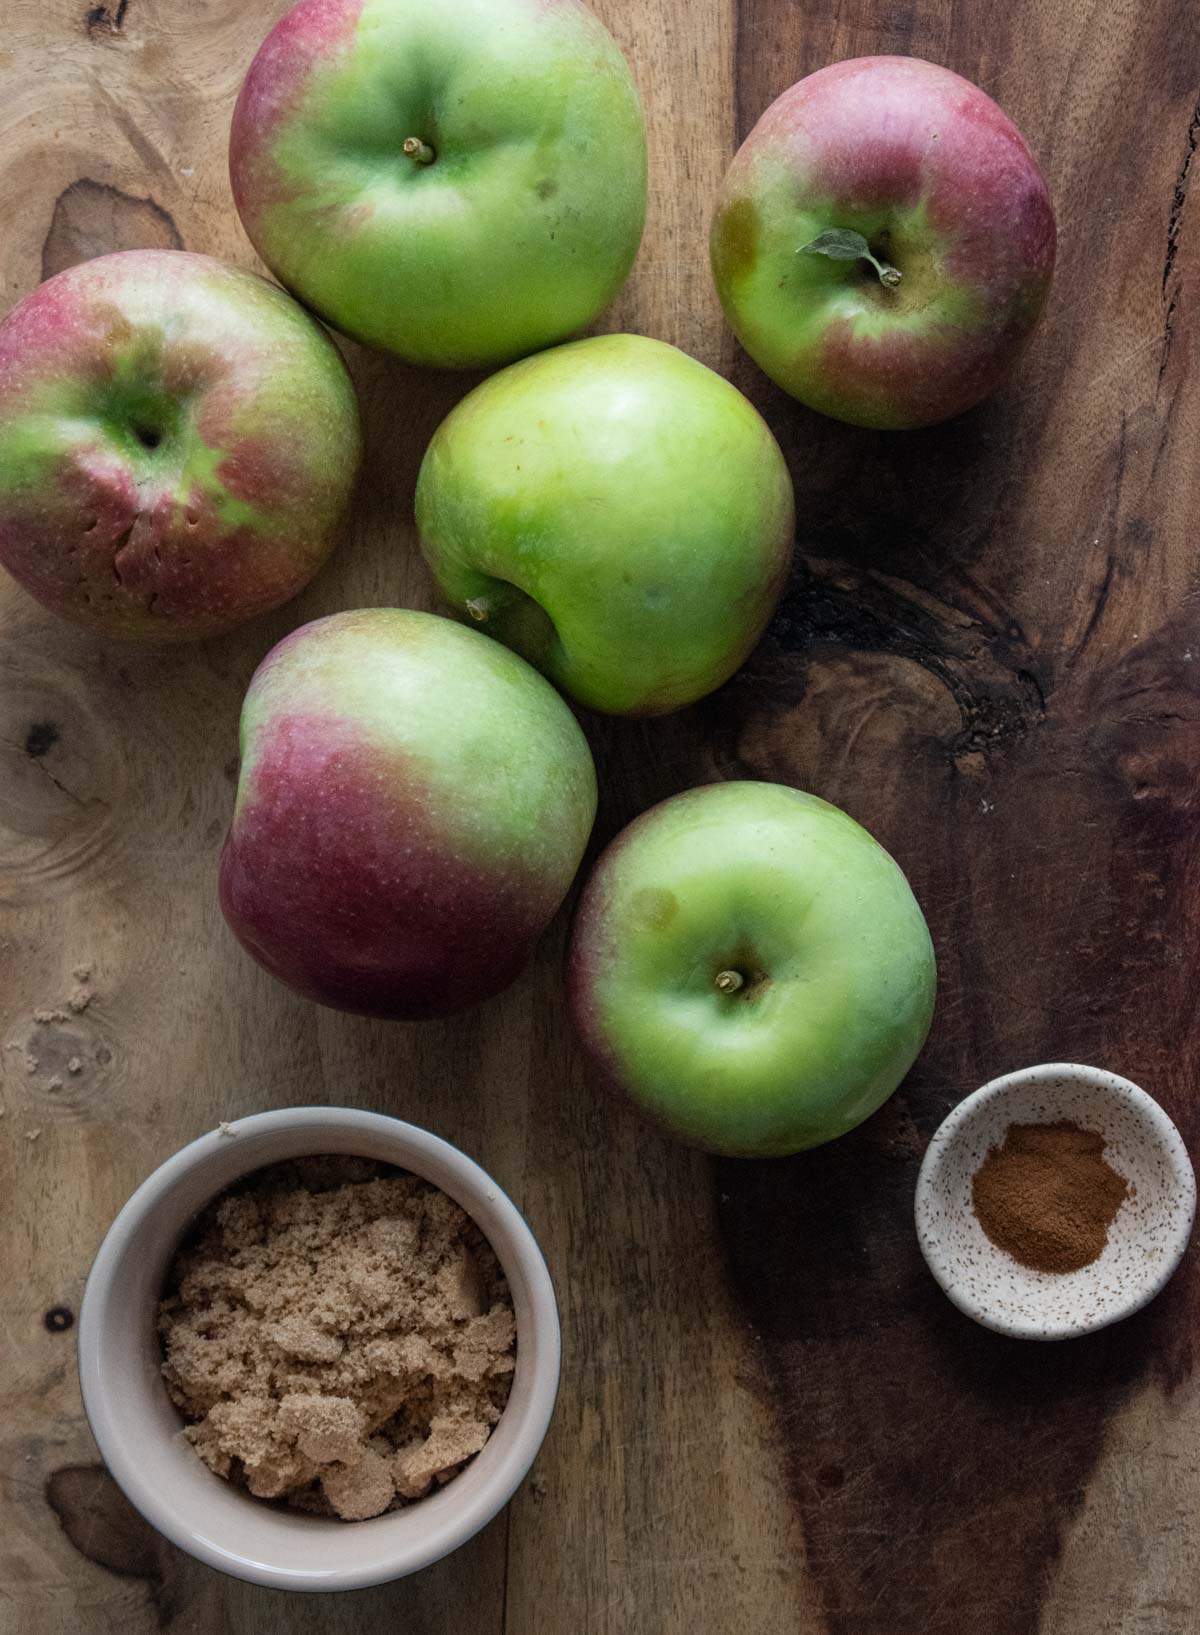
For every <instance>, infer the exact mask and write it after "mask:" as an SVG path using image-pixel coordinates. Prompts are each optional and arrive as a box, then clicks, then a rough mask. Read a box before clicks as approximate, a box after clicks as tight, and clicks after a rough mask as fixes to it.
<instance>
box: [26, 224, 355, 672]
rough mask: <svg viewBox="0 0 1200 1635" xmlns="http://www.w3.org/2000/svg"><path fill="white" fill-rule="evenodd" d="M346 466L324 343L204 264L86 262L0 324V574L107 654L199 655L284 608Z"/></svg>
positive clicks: (347, 474)
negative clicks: (131, 643) (131, 644)
mask: <svg viewBox="0 0 1200 1635" xmlns="http://www.w3.org/2000/svg"><path fill="white" fill-rule="evenodd" d="M359 455H360V434H359V422H358V406H357V402H356V400H355V395H354V388H353V386H352V385H351V383H350V378H349V376H348V375H347V373H346V370H345V366H344V365H343V363H342V361H341V358H340V356H339V355H338V352H337V349H336V347H335V346H334V345H333V342H332V341H331V340H330V339H329V336H328V335H327V334H326V333H325V331H324V330H323V329H322V328H321V327H320V326H319V325H318V324H316V323H314V322H313V320H312V319H311V318H310V317H309V316H308V314H307V313H306V312H304V311H303V310H302V309H301V308H300V307H299V306H297V305H296V303H295V302H294V301H293V300H292V299H291V297H290V296H287V295H285V294H284V293H283V291H282V290H279V289H276V288H275V287H274V285H272V284H268V283H267V282H266V281H265V280H264V279H261V278H259V277H257V276H256V275H255V274H253V273H248V272H242V271H240V270H238V269H237V268H234V267H228V266H226V265H224V263H222V262H220V261H214V260H212V259H211V258H210V257H208V256H202V255H189V254H187V253H186V252H184V251H178V250H130V251H126V252H124V253H122V254H118V255H107V256H101V257H99V258H98V259H97V260H95V261H88V262H84V263H83V264H82V265H80V266H76V267H71V268H69V269H68V270H67V271H66V272H62V273H59V274H58V275H57V276H56V277H54V278H51V279H49V280H48V281H47V282H46V283H44V284H42V285H41V286H40V287H39V288H38V289H36V290H34V291H33V293H32V294H31V295H28V296H26V298H25V299H24V300H23V301H22V302H21V303H20V304H19V305H18V306H17V307H16V308H14V310H13V311H12V312H10V313H9V315H8V317H7V318H5V319H4V321H3V323H0V562H2V563H3V564H4V566H5V567H6V568H7V569H8V570H9V572H10V573H11V574H12V575H13V576H14V578H16V579H18V580H19V581H20V582H21V584H22V585H24V586H25V588H26V590H28V591H30V592H31V593H32V594H33V595H34V596H36V597H37V599H38V601H40V602H42V603H44V605H45V606H46V607H48V608H51V609H52V610H53V611H54V612H56V613H60V614H62V615H63V616H64V617H65V618H68V619H73V620H74V621H75V622H76V623H78V624H82V625H87V626H90V627H91V628H92V629H94V630H98V631H101V632H103V633H104V634H106V635H113V636H125V637H134V638H143V639H149V640H172V639H178V638H185V637H198V636H210V635H214V634H216V633H217V632H219V631H223V630H228V629H230V628H231V627H232V626H234V625H237V624H240V623H241V622H242V621H243V620H244V619H248V618H250V617H251V616H252V615H254V614H256V613H263V612H265V611H266V610H267V609H268V608H273V607H276V606H278V604H279V603H281V602H286V601H287V600H288V598H289V597H292V596H294V595H295V594H296V592H297V591H299V590H300V589H301V588H302V587H303V586H304V585H306V584H307V583H308V581H309V580H310V579H311V578H312V576H313V575H314V574H315V573H316V571H317V569H318V568H319V567H320V566H321V564H322V563H323V562H324V560H325V558H326V557H327V556H328V554H329V552H330V551H331V550H332V548H333V545H334V543H335V541H336V538H337V530H338V524H339V521H340V519H341V517H342V513H343V511H344V510H345V507H346V504H347V501H348V500H349V498H350V493H351V490H352V488H353V486H354V479H355V475H356V473H357V470H358V463H359Z"/></svg>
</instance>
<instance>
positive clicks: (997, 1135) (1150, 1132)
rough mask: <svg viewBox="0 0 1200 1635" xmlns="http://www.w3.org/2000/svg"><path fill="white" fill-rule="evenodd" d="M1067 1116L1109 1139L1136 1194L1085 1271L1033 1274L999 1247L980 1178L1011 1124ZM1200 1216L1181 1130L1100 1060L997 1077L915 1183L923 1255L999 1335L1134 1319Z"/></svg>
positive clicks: (959, 1110)
mask: <svg viewBox="0 0 1200 1635" xmlns="http://www.w3.org/2000/svg"><path fill="white" fill-rule="evenodd" d="M1059 1120H1069V1121H1070V1122H1072V1123H1075V1124H1078V1125H1079V1126H1080V1127H1081V1128H1082V1129H1085V1130H1096V1131H1098V1132H1099V1133H1100V1134H1101V1135H1102V1136H1103V1137H1104V1140H1105V1149H1104V1157H1105V1160H1106V1162H1108V1163H1110V1164H1111V1165H1112V1167H1113V1169H1115V1170H1116V1171H1117V1172H1118V1174H1120V1175H1122V1176H1124V1178H1125V1179H1126V1180H1127V1181H1128V1182H1130V1183H1131V1185H1132V1186H1133V1188H1134V1189H1135V1191H1134V1195H1133V1196H1132V1197H1130V1198H1127V1199H1126V1200H1125V1202H1124V1203H1123V1204H1122V1205H1121V1208H1120V1210H1119V1211H1118V1212H1117V1217H1116V1219H1115V1220H1114V1221H1113V1223H1112V1225H1111V1227H1110V1228H1109V1232H1108V1243H1107V1245H1106V1247H1105V1249H1104V1252H1103V1253H1102V1254H1101V1255H1100V1256H1099V1258H1098V1259H1097V1260H1094V1261H1093V1262H1092V1264H1091V1265H1090V1266H1085V1267H1083V1268H1082V1269H1081V1270H1080V1271H1077V1272H1059V1273H1051V1272H1035V1271H1031V1270H1029V1269H1028V1268H1026V1267H1024V1266H1022V1265H1020V1264H1019V1263H1018V1262H1017V1261H1015V1260H1013V1258H1012V1257H1011V1256H1010V1255H1008V1254H1006V1253H1005V1252H1004V1251H1003V1250H1002V1249H998V1248H997V1247H996V1245H995V1244H994V1243H992V1242H991V1240H990V1239H989V1238H988V1237H987V1236H986V1234H985V1233H984V1230H983V1228H982V1227H981V1226H980V1224H979V1222H978V1220H976V1218H975V1213H974V1211H973V1209H972V1207H971V1181H972V1179H973V1177H974V1175H975V1171H976V1170H977V1169H978V1168H979V1166H980V1164H982V1162H983V1160H984V1159H985V1158H986V1157H987V1155H988V1153H989V1152H990V1151H991V1149H992V1148H993V1147H995V1146H998V1145H999V1144H1000V1143H1001V1142H1002V1141H1003V1139H1004V1135H1005V1132H1006V1131H1007V1129H1008V1127H1009V1126H1010V1125H1011V1124H1053V1123H1056V1122H1058V1121H1059ZM1195 1213H1196V1177H1195V1175H1194V1173H1193V1170H1192V1165H1191V1161H1190V1159H1189V1158H1188V1154H1187V1148H1186V1147H1185V1146H1184V1144H1183V1139H1182V1137H1181V1136H1180V1134H1179V1131H1178V1130H1177V1129H1176V1128H1175V1126H1174V1124H1172V1122H1171V1120H1170V1119H1169V1118H1168V1117H1167V1115H1166V1113H1164V1112H1163V1110H1162V1108H1161V1107H1160V1106H1159V1105H1158V1103H1157V1102H1156V1101H1153V1100H1152V1099H1151V1098H1150V1097H1149V1096H1148V1095H1147V1094H1146V1092H1145V1091H1144V1090H1139V1089H1138V1087H1137V1085H1136V1084H1131V1083H1130V1082H1129V1080H1128V1079H1122V1078H1118V1077H1117V1075H1116V1074H1115V1073H1106V1072H1104V1071H1103V1070H1102V1069H1101V1068H1098V1067H1080V1066H1079V1065H1078V1064H1077V1063H1074V1062H1046V1063H1043V1064H1042V1065H1041V1066H1040V1067H1026V1068H1023V1069H1022V1070H1021V1071H1020V1072H1018V1073H1008V1074H1006V1075H1005V1076H1004V1078H1001V1079H993V1080H992V1082H991V1083H990V1084H985V1085H984V1087H983V1089H982V1090H976V1091H975V1093H974V1094H973V1095H970V1096H968V1097H967V1098H966V1100H965V1101H962V1102H960V1103H959V1104H958V1106H957V1107H956V1108H955V1109H954V1111H953V1112H952V1113H951V1114H950V1116H949V1117H948V1118H947V1119H946V1120H945V1121H944V1122H943V1123H942V1124H941V1125H940V1126H939V1128H938V1130H937V1132H936V1133H935V1135H934V1137H933V1140H932V1141H931V1142H930V1143H929V1148H928V1150H927V1152H926V1154H925V1157H924V1160H923V1161H922V1164H921V1173H920V1175H919V1176H918V1178H917V1197H916V1220H917V1238H918V1241H919V1242H920V1245H921V1253H922V1254H923V1255H924V1256H925V1259H926V1261H927V1263H928V1265H929V1269H930V1271H931V1272H932V1273H933V1275H934V1277H935V1278H936V1279H937V1280H938V1282H939V1283H940V1284H941V1286H942V1288H943V1289H944V1290H945V1292H946V1293H947V1294H948V1295H949V1296H950V1299H951V1300H952V1301H953V1302H954V1304H955V1305H956V1306H957V1307H958V1309H959V1310H960V1311H963V1312H965V1313H966V1314H967V1316H968V1317H973V1318H974V1319H975V1321H976V1322H977V1323H982V1324H983V1325H984V1327H985V1328H991V1329H995V1330H996V1332H997V1333H998V1334H1009V1335H1013V1336H1015V1337H1016V1338H1018V1339H1023V1340H1066V1339H1070V1338H1072V1337H1073V1336H1076V1335H1080V1334H1090V1333H1092V1331H1093V1330H1095V1329H1098V1328H1105V1327H1107V1325H1108V1324H1109V1323H1116V1322H1119V1321H1120V1319H1121V1318H1122V1317H1129V1316H1131V1315H1132V1313H1133V1312H1135V1311H1138V1310H1139V1309H1140V1308H1141V1307H1142V1306H1144V1305H1145V1304H1146V1302H1147V1301H1148V1300H1152V1299H1153V1298H1154V1296H1155V1295H1156V1294H1157V1293H1158V1292H1159V1290H1160V1289H1161V1288H1162V1287H1163V1285H1164V1284H1165V1283H1166V1281H1167V1279H1168V1278H1169V1277H1170V1275H1171V1273H1172V1272H1173V1271H1174V1270H1175V1268H1176V1266H1178V1264H1179V1261H1180V1259H1181V1257H1182V1255H1183V1251H1184V1250H1185V1249H1186V1247H1187V1242H1188V1238H1189V1237H1190V1235H1191V1230H1192V1221H1193V1219H1194V1217H1195Z"/></svg>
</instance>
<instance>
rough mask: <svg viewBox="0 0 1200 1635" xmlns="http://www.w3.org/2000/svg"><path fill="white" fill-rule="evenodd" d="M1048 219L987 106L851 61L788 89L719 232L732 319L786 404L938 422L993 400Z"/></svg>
mask: <svg viewBox="0 0 1200 1635" xmlns="http://www.w3.org/2000/svg"><path fill="white" fill-rule="evenodd" d="M1054 246H1055V228H1054V211H1053V209H1052V207H1051V204H1050V196H1049V194H1048V192H1047V190H1046V183H1045V181H1044V180H1043V179H1042V173H1041V171H1040V170H1039V169H1038V166H1037V161H1036V160H1035V159H1034V157H1033V155H1032V153H1031V152H1030V151H1029V148H1028V147H1027V145H1026V143H1025V139H1024V137H1023V136H1022V135H1021V133H1020V131H1019V130H1018V129H1017V127H1016V126H1015V125H1014V124H1013V123H1012V121H1011V120H1010V119H1008V118H1007V116H1006V115H1005V114H1003V113H1002V112H1001V111H1000V109H999V108H998V107H997V106H996V104H995V103H994V102H993V101H992V100H991V98H990V97H988V96H985V95H984V93H983V92H982V91H981V90H979V89H978V87H977V86H974V85H972V84H971V83H970V82H969V81H968V80H965V79H961V78H960V77H959V76H958V75H957V74H952V73H951V72H950V71H949V69H946V68H939V67H937V66H935V65H934V64H933V63H928V62H922V61H921V60H920V59H919V58H917V57H857V58H855V59H853V60H852V61H849V62H838V63H834V64H832V65H831V66H830V67H828V68H823V69H821V70H820V72H819V73H816V74H810V75H809V76H808V78H807V79H802V80H801V81H800V83H799V84H798V85H793V86H792V88H791V90H789V91H785V92H784V93H783V95H782V96H781V97H779V98H778V99H777V100H776V101H775V102H773V103H772V104H771V106H770V107H769V108H768V109H767V111H766V113H765V114H764V115H763V116H762V118H761V119H760V120H759V122H758V124H757V125H756V126H755V127H754V129H753V130H752V131H751V132H750V135H749V136H748V137H747V138H746V141H745V142H744V143H743V144H742V147H741V148H740V150H739V151H738V154H737V156H736V158H735V159H734V161H733V164H732V165H731V166H730V168H729V172H728V174H727V175H726V177H725V180H724V183H723V184H722V188H721V192H720V197H719V198H718V201H717V207H716V212H715V215H714V217H713V223H712V242H711V249H712V265H713V275H714V277H715V279H716V284H717V291H718V294H719V295H720V297H721V304H722V306H723V307H724V309H725V316H726V317H727V319H728V320H729V323H730V326H731V327H732V329H733V331H734V333H735V334H736V335H737V337H738V339H739V340H740V341H741V343H742V345H743V346H744V347H745V348H746V351H747V352H749V354H750V356H751V357H752V358H753V359H754V360H755V362H756V363H757V364H758V365H759V366H760V367H761V368H762V369H764V370H765V371H766V373H767V374H768V375H770V377H771V379H772V380H773V381H775V382H776V383H777V384H778V385H780V386H782V387H783V389H784V390H785V391H787V392H790V393H791V394H792V396H793V397H796V398H799V400H800V401H801V403H806V404H808V406H809V407H810V408H812V409H819V410H820V411H821V413H822V414H828V415H833V416H834V417H835V418H836V419H838V420H848V421H851V422H852V423H853V424H855V425H859V426H874V427H879V428H882V429H902V428H906V427H914V426H928V425H932V424H933V423H934V422H935V421H939V420H946V419H948V418H949V417H950V416H951V415H955V414H960V413H962V411H963V410H964V409H969V408H970V407H971V406H972V404H975V403H978V402H979V400H980V399H981V398H983V397H986V396H987V394H988V393H989V392H991V391H992V390H993V389H994V388H995V387H996V386H997V385H998V384H999V383H1000V382H1001V381H1002V380H1003V379H1004V377H1005V376H1006V375H1007V374H1008V373H1009V371H1010V370H1011V369H1012V367H1013V364H1014V362H1015V361H1016V359H1017V356H1018V355H1019V353H1020V351H1021V348H1022V347H1023V345H1024V344H1025V342H1026V341H1027V340H1028V338H1029V335H1030V333H1031V331H1032V330H1033V328H1034V325H1035V324H1036V323H1037V321H1038V318H1039V316H1040V314H1041V311H1042V308H1043V306H1044V305H1045V302H1046V296H1047V294H1048V292H1049V289H1050V278H1051V274H1052V273H1053V271H1054Z"/></svg>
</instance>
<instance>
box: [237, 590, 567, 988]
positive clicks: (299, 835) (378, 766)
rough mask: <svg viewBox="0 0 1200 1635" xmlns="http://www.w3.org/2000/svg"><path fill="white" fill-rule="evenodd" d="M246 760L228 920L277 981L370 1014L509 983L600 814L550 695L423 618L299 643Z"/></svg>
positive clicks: (250, 734) (452, 630) (285, 662)
mask: <svg viewBox="0 0 1200 1635" xmlns="http://www.w3.org/2000/svg"><path fill="white" fill-rule="evenodd" d="M241 750H242V767H241V776H240V779H239V783H238V794H237V804H236V807H235V810H234V815H233V823H232V825H231V827H230V830H229V835H228V837H227V839H226V842H225V849H224V852H223V854H222V858H221V906H222V907H223V909H224V911H225V917H226V919H227V920H228V921H229V924H230V926H231V927H232V928H233V930H234V932H235V933H236V935H237V936H238V938H239V939H240V940H241V942H242V943H243V944H244V946H245V947H246V948H247V949H248V950H249V951H250V953H251V954H253V955H254V957H255V959H257V960H258V961H259V962H260V964H262V965H265V966H266V968H267V970H268V971H270V972H272V974H273V975H275V976H277V977H278V978H279V979H280V981H282V982H286V983H289V984H290V985H291V986H292V987H293V988H297V989H298V990H299V991H300V992H301V993H303V994H306V995H307V996H308V997H309V998H310V999H316V1000H319V1001H320V1002H321V1003H322V1004H325V1005H333V1006H336V1007H338V1008H339V1009H342V1010H351V1011H360V1012H363V1013H365V1014H368V1015H372V1016H389V1017H407V1018H417V1017H425V1016H437V1015H442V1014H445V1013H447V1012H449V1011H454V1010H459V1009H461V1008H462V1007H463V1006H465V1005H470V1004H474V1003H476V1002H477V1001H479V1000H482V999H486V998H487V997H488V996H489V995H491V994H494V993H498V992H499V990H500V989H501V988H503V987H506V986H507V984H508V983H510V982H511V981H512V980H513V978H514V977H515V976H516V975H517V973H518V971H520V969H521V967H522V966H523V965H524V964H525V962H526V960H527V959H528V958H529V955H530V953H531V951H532V949H533V945H534V943H535V942H536V941H537V939H538V937H539V936H540V935H541V933H542V932H543V931H544V930H545V928H546V926H547V924H548V923H549V921H550V920H551V919H552V918H553V916H554V914H555V912H556V910H557V909H558V906H559V904H560V903H561V902H562V899H563V897H564V895H565V893H566V891H567V888H568V886H569V885H570V883H571V880H572V879H573V877H574V874H575V870H576V869H577V868H578V866H579V859H580V857H581V856H582V854H583V848H584V846H585V844H586V842H587V837H588V835H589V833H590V831H591V827H592V819H593V817H594V816H595V810H596V775H595V770H594V768H593V766H592V757H591V754H590V752H589V750H588V746H587V741H586V740H585V738H584V736H583V733H582V732H581V731H580V728H579V725H578V723H577V722H576V720H575V717H574V716H573V715H572V714H571V712H570V710H569V709H568V707H567V705H566V704H565V703H564V702H563V700H562V699H561V698H560V697H559V696H558V694H557V693H556V692H555V691H554V689H553V687H551V686H550V685H549V683H548V682H546V681H544V680H543V679H542V677H541V676H539V675H538V674H537V672H536V671H535V670H531V669H530V667H529V666H528V665H527V664H525V663H524V662H523V661H522V660H521V659H519V658H517V656H516V655H515V654H514V653H510V652H508V650H507V649H506V648H503V647H500V646H499V645H498V644H497V643H496V642H491V641H487V640H486V639H485V638H484V637H483V636H479V635H477V634H476V633H475V632H474V631H471V630H466V629H464V628H463V627H462V626H461V625H458V624H455V623H454V622H453V620H450V619H440V618H436V617H434V616H433V615H432V614H428V613H414V612H410V611H407V610H405V609H399V608H368V609H363V610H361V611H358V612H353V613H335V614H333V615H332V616H331V617H329V618H326V619H317V620H316V621H314V622H313V623H312V624H307V625H303V626H301V628H300V629H299V630H297V631H294V632H293V633H292V635H290V636H288V637H286V638H285V639H284V640H283V641H281V642H280V643H279V645H278V646H277V647H275V648H273V649H272V651H271V652H270V653H268V655H267V657H266V658H265V659H264V660H263V662H262V664H261V665H260V666H259V667H258V670H257V671H256V672H255V674H254V678H253V680H252V681H251V683H250V689H249V691H248V693H247V694H246V702H245V705H244V707H243V710H242V725H241Z"/></svg>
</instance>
